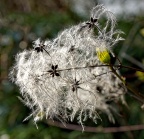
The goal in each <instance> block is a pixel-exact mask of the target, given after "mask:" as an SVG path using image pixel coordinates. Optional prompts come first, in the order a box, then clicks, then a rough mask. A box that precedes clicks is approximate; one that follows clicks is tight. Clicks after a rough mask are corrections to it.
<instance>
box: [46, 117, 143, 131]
mask: <svg viewBox="0 0 144 139" xmlns="http://www.w3.org/2000/svg"><path fill="white" fill-rule="evenodd" d="M47 123H48V124H49V125H52V126H56V127H60V128H64V129H69V130H77V131H82V127H81V126H80V125H74V124H65V125H64V124H62V123H60V122H58V121H52V120H47ZM136 130H144V125H143V124H141V125H128V126H120V127H90V126H85V127H84V131H85V132H94V133H116V132H128V131H136Z"/></svg>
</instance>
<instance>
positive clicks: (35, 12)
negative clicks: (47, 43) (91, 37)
mask: <svg viewBox="0 0 144 139" xmlns="http://www.w3.org/2000/svg"><path fill="white" fill-rule="evenodd" d="M115 1H116V0H115ZM117 1H118V0H117ZM103 2H104V4H106V6H107V2H106V3H105V1H104V0H103ZM113 2H114V0H110V1H109V4H111V7H112V5H113ZM119 2H120V0H119ZM123 2H124V1H121V4H122V3H123ZM130 2H133V1H130ZM97 3H100V1H96V0H90V1H85V0H77V1H76V0H13V1H12V0H0V139H115V138H116V139H121V138H122V139H127V138H129V139H144V130H141V131H131V132H122V133H107V134H106V133H88V132H83V133H82V132H80V131H73V130H68V129H61V128H58V127H55V126H51V125H49V124H47V123H46V121H42V122H39V123H38V127H39V129H38V130H37V129H36V127H35V125H34V123H33V120H32V119H30V120H28V121H26V122H22V121H23V119H24V118H25V117H27V116H28V115H29V113H30V110H29V109H28V108H27V107H26V106H24V105H23V104H22V103H21V102H20V101H19V100H18V98H17V96H19V95H20V93H19V90H18V88H17V87H16V86H15V85H14V84H12V83H11V82H10V81H9V79H8V73H9V70H10V67H11V66H12V65H13V63H14V59H15V55H16V53H18V52H19V51H23V50H24V49H30V48H32V42H33V41H34V40H35V39H37V38H39V37H40V38H42V39H46V38H54V37H56V36H57V33H58V32H59V31H61V30H63V29H65V28H67V27H70V26H71V25H75V24H77V23H79V22H82V21H84V20H88V19H89V16H88V15H89V10H90V9H91V8H92V6H94V5H96V4H97ZM123 4H125V3H123ZM108 6H109V5H108ZM113 6H114V5H113ZM111 7H110V8H111ZM143 8H144V6H143ZM114 9H116V8H115V6H114ZM123 10H124V12H122V13H118V14H117V18H118V24H117V28H119V29H121V30H123V31H124V32H125V34H124V35H123V37H124V38H125V41H123V42H120V43H119V44H118V45H117V47H116V48H115V50H114V51H115V53H116V54H117V55H118V56H119V58H120V59H121V60H122V63H123V64H125V65H127V66H132V67H136V68H143V69H144V9H140V11H139V12H137V13H134V12H133V13H131V12H127V9H123ZM142 10H143V12H142ZM115 12H116V11H115ZM121 74H122V75H123V76H124V77H126V79H127V81H128V82H130V83H131V84H132V85H133V86H134V87H135V88H137V89H138V90H139V91H140V92H141V93H143V94H144V79H143V77H144V75H143V74H136V71H133V70H128V69H122V70H121ZM126 102H127V104H128V107H126V106H123V105H121V104H118V105H117V109H118V110H119V113H120V115H116V114H115V115H114V116H115V119H116V123H115V124H112V123H110V122H109V121H108V119H107V117H106V115H103V114H101V117H102V119H103V121H102V122H98V124H97V125H96V124H94V123H92V122H91V121H90V120H88V121H87V122H86V123H85V125H87V126H93V127H98V126H104V127H114V126H117V127H119V126H122V125H135V124H143V123H144V111H142V109H141V104H140V103H139V102H137V101H136V100H134V99H133V98H131V97H130V96H128V95H126ZM73 124H76V122H75V121H74V122H73Z"/></svg>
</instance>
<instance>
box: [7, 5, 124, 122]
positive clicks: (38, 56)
mask: <svg viewBox="0 0 144 139" xmlns="http://www.w3.org/2000/svg"><path fill="white" fill-rule="evenodd" d="M103 15H105V16H106V18H107V21H106V25H105V26H104V27H103V28H101V26H100V25H99V20H100V19H101V17H102V16H103ZM95 19H96V21H95ZM115 23H116V20H115V17H114V15H113V14H112V13H111V12H109V11H108V10H107V9H106V8H105V7H104V6H103V5H98V6H96V7H95V8H93V10H92V12H91V21H88V22H84V23H80V24H78V25H76V26H73V27H71V28H69V29H66V30H64V31H62V32H61V33H59V34H58V36H57V37H56V38H55V39H53V40H47V41H41V40H40V39H37V40H36V41H35V42H34V44H33V47H34V49H32V50H25V51H23V52H20V53H18V54H17V56H16V63H15V65H14V66H13V68H12V70H11V72H10V76H11V78H12V80H13V81H14V82H15V84H17V85H18V86H19V88H20V92H21V94H22V97H23V98H21V100H22V101H23V102H24V104H25V105H27V106H28V107H29V108H30V109H31V110H32V114H31V115H30V116H34V121H35V122H37V121H38V120H41V119H42V118H43V117H46V118H51V119H59V120H60V121H69V120H71V121H73V119H74V118H76V117H77V119H78V122H79V123H81V124H82V123H83V122H84V121H85V120H86V119H87V118H91V119H92V120H93V121H95V122H96V121H97V119H101V118H100V116H99V111H102V112H104V113H106V114H107V115H108V118H109V120H111V121H112V122H113V121H114V119H113V116H112V113H111V111H112V110H113V109H114V108H113V106H112V105H111V103H108V102H117V101H119V100H121V99H122V98H123V95H124V92H125V91H126V90H124V89H123V88H122V87H121V86H122V83H121V81H120V80H119V79H118V78H117V77H115V76H114V75H113V74H112V73H111V72H110V69H109V68H108V67H99V66H97V65H101V63H100V62H99V60H98V59H97V56H96V48H97V49H104V48H107V49H108V50H111V49H112V46H113V45H114V44H115V43H116V42H118V41H119V40H120V39H121V38H120V37H119V33H121V32H120V31H115V30H114V27H115ZM94 29H96V31H97V33H96V34H95V32H94ZM115 34H118V36H117V37H114V36H115ZM41 113H42V114H41Z"/></svg>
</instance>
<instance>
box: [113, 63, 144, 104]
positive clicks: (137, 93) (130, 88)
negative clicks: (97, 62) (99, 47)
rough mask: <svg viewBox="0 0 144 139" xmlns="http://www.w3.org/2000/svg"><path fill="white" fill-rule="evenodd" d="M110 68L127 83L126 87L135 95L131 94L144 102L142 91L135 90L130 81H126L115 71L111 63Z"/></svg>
mask: <svg viewBox="0 0 144 139" xmlns="http://www.w3.org/2000/svg"><path fill="white" fill-rule="evenodd" d="M110 69H111V70H112V72H113V73H114V74H115V75H116V76H117V77H118V78H119V79H120V80H121V81H122V83H123V84H124V85H125V87H126V88H127V89H128V90H129V91H131V92H132V93H133V95H131V96H132V97H134V98H136V99H137V100H139V101H140V102H141V103H143V102H144V96H143V95H142V94H141V93H139V92H138V91H136V90H134V89H133V88H132V87H131V86H130V85H129V84H128V83H126V81H125V80H124V79H123V78H122V77H121V76H120V75H119V74H118V73H117V72H116V71H115V69H114V68H113V66H112V65H110Z"/></svg>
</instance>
